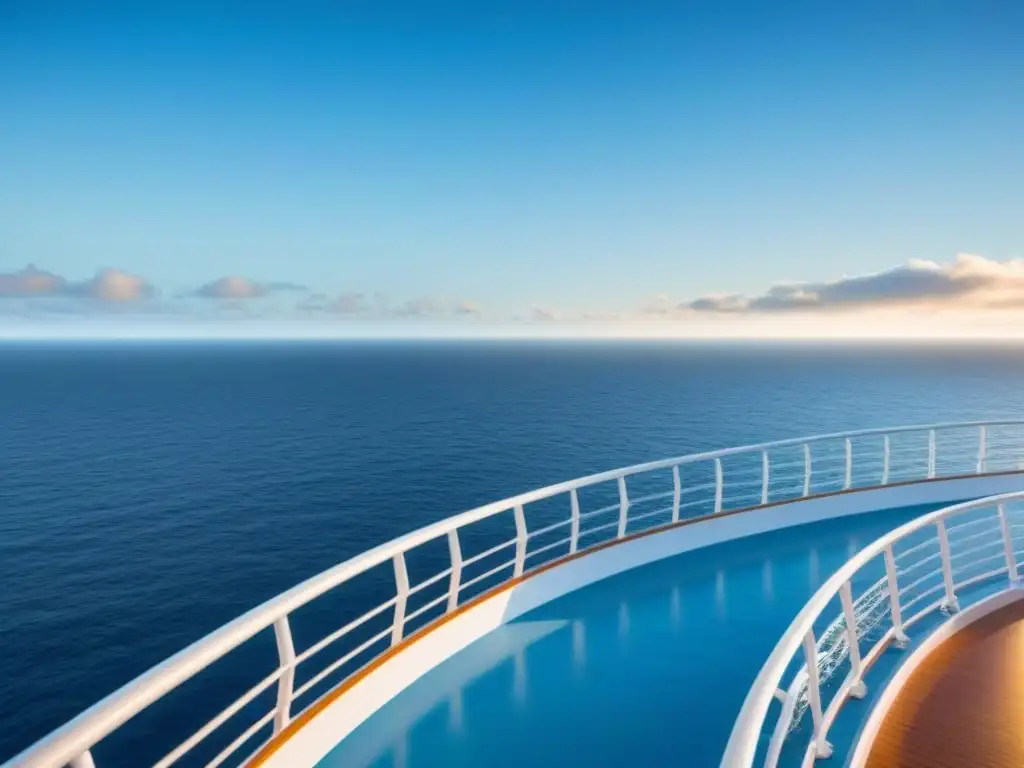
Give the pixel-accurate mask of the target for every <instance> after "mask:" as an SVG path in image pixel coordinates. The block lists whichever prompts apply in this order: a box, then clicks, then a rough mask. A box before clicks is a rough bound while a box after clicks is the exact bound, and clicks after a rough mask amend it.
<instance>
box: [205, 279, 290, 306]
mask: <svg viewBox="0 0 1024 768" xmlns="http://www.w3.org/2000/svg"><path fill="white" fill-rule="evenodd" d="M305 290H306V288H305V286H302V285H298V284H297V283H288V282H276V283H258V282H256V281H255V280H250V279H249V278H247V277H240V276H238V275H229V276H227V277H221V278H218V279H217V280H213V281H211V282H209V283H206V284H204V285H201V286H199V287H198V288H196V289H195V291H193V292H192V295H193V296H195V297H197V298H201V299H228V300H239V299H260V298H263V297H264V296H268V295H270V294H271V293H281V292H289V291H305Z"/></svg>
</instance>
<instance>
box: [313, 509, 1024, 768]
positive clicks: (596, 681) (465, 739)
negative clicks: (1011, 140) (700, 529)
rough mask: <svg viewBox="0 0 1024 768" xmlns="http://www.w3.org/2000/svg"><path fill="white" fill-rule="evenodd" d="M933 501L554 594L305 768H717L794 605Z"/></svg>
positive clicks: (727, 547)
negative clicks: (315, 766)
mask: <svg viewBox="0 0 1024 768" xmlns="http://www.w3.org/2000/svg"><path fill="white" fill-rule="evenodd" d="M937 506H939V505H931V506H928V507H920V506H918V507H911V508H903V509H896V510H885V511H880V512H875V513H871V514H869V515H861V516H857V517H851V518H846V519H840V520H833V521H828V522H824V523H816V524H813V525H807V526H801V527H799V528H792V529H789V530H784V531H777V532H772V533H768V534H764V535H762V536H758V537H756V538H750V539H745V540H740V541H735V542H729V543H726V544H721V545H718V546H715V547H711V548H708V549H704V550H699V551H696V552H690V553H686V554H683V555H680V556H677V557H674V558H671V559H669V560H664V561H661V562H658V563H653V564H651V565H648V566H645V567H643V568H639V569H636V570H634V571H630V572H627V573H624V574H620V575H618V576H616V577H613V578H610V579H607V580H605V581H602V582H599V583H597V584H594V585H592V586H590V587H587V588H586V589H583V590H580V591H578V592H575V593H572V594H570V595H567V596H565V597H563V598H561V599H559V600H557V601H554V602H552V603H550V604H548V605H545V606H542V607H541V608H538V609H537V610H535V611H533V612H531V613H529V614H527V615H526V616H523V617H521V618H520V619H518V620H516V621H514V622H512V623H510V624H508V625H506V626H504V627H502V628H500V629H499V630H497V631H495V632H492V633H491V634H489V635H487V636H486V637H484V638H482V639H481V640H479V641H477V642H476V643H474V644H472V645H471V646H469V647H468V648H466V649H465V650H464V651H462V652H461V653H459V654H457V655H456V656H454V657H453V658H451V659H449V660H448V661H447V662H446V663H444V664H442V665H440V666H439V667H437V668H436V669H434V670H432V671H431V672H429V673H428V674H426V675H425V676H423V677H422V678H420V680H418V681H417V682H416V683H415V684H413V685H412V686H410V687H409V688H408V689H406V690H405V691H404V692H403V693H402V694H401V695H400V696H398V697H396V698H395V699H393V700H392V701H391V702H389V703H388V704H387V705H386V706H385V707H384V708H382V709H381V710H380V711H378V712H377V713H376V714H375V715H374V716H372V717H371V718H370V719H368V720H367V721H366V722H365V723H363V724H362V726H360V727H359V728H358V729H357V730H356V731H355V732H353V733H352V734H351V735H350V736H349V737H348V738H347V739H345V740H344V741H343V742H342V743H341V744H339V745H338V746H337V747H336V748H335V749H334V750H333V751H332V752H331V753H330V754H329V755H327V756H326V757H325V758H324V759H323V760H322V761H321V762H320V764H319V766H320V768H340V767H341V766H345V768H363V767H364V766H372V767H373V768H426V767H427V766H438V765H444V766H451V767H452V768H461V767H463V766H465V767H467V768H468V767H469V766H480V765H487V766H510V767H511V766H515V768H522V766H524V765H530V766H539V767H540V768H544V767H545V766H564V765H593V766H603V765H609V766H611V765H615V766H622V765H644V766H649V765H678V764H679V759H680V756H683V755H685V757H686V761H685V762H686V764H687V765H690V766H694V768H701V767H702V766H717V765H718V762H719V761H720V759H721V755H722V750H723V749H724V746H725V743H726V741H727V739H728V736H729V732H730V729H731V728H732V724H733V721H734V719H735V717H736V714H737V713H738V712H739V709H740V706H741V705H742V702H743V698H744V696H745V695H746V693H747V690H748V688H749V686H750V683H751V681H752V680H753V679H754V677H755V676H756V674H757V672H758V670H759V669H760V667H761V665H762V664H763V663H764V660H765V659H766V658H767V656H768V654H769V653H770V651H771V649H772V648H773V647H774V645H775V643H776V642H777V641H778V639H779V637H780V635H781V634H782V633H783V632H784V631H785V629H786V627H787V626H788V624H789V622H790V621H791V620H792V618H793V617H794V616H795V615H796V613H797V612H798V611H799V609H800V608H801V607H802V606H803V604H804V603H805V602H806V601H807V599H808V598H809V597H810V596H811V595H812V594H813V593H814V591H815V590H816V589H817V588H818V586H820V584H821V583H822V582H823V581H824V580H825V579H826V578H828V576H829V575H830V574H831V573H832V572H833V571H834V570H835V569H836V568H838V567H839V566H840V565H841V564H842V563H843V562H844V561H846V560H847V559H848V558H849V557H850V556H851V555H852V554H853V553H855V552H856V551H857V550H858V549H860V548H861V547H863V546H865V545H866V544H867V543H868V542H870V541H872V540H873V539H875V538H877V537H878V536H880V535H881V534H883V533H884V532H886V531H888V530H890V529H891V528H893V527H895V526H897V525H900V524H902V523H904V522H906V521H908V520H910V519H912V518H914V517H917V516H918V515H921V514H923V513H924V512H926V511H930V510H931V509H935V508H937ZM752 514H756V513H752ZM1022 679H1024V678H1022Z"/></svg>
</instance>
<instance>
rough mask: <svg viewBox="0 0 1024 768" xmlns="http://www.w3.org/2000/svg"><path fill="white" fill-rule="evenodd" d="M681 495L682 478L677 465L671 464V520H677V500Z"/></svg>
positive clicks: (675, 521)
mask: <svg viewBox="0 0 1024 768" xmlns="http://www.w3.org/2000/svg"><path fill="white" fill-rule="evenodd" d="M682 495H683V479H682V478H681V477H680V476H679V465H678V464H674V465H673V466H672V522H673V523H677V522H679V500H680V498H681V497H682Z"/></svg>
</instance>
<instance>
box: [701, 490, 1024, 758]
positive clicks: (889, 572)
mask: <svg viewBox="0 0 1024 768" xmlns="http://www.w3.org/2000/svg"><path fill="white" fill-rule="evenodd" d="M1018 501H1024V492H1019V491H1017V492H1013V493H1005V494H1000V495H998V496H990V497H987V498H984V499H977V500H974V501H968V502H964V503H962V504H956V505H954V506H950V507H945V508H944V509H939V510H936V511H934V512H930V513H928V514H925V515H922V516H921V517H918V518H916V519H915V520H911V521H910V522H908V523H906V524H904V525H902V526H900V527H899V528H896V529H895V530H893V531H890V532H889V533H887V534H885V535H884V536H882V537H880V538H879V539H876V540H875V541H874V542H872V543H871V544H869V545H868V546H867V547H865V548H864V549H862V550H861V551H860V552H858V553H857V554H856V555H854V557H852V558H851V559H850V560H848V561H847V562H846V563H844V564H843V566H842V567H840V568H839V570H837V571H836V572H835V573H834V574H833V575H832V576H831V577H829V579H828V580H827V581H826V582H825V583H824V584H822V586H821V588H820V589H818V591H817V592H815V593H814V595H813V596H812V597H811V599H810V600H809V601H808V602H807V604H806V605H804V607H803V609H802V610H801V611H800V613H799V614H797V617H796V618H795V619H794V620H793V622H792V623H791V624H790V625H789V628H788V629H787V630H786V632H785V634H784V635H783V636H782V638H781V639H780V640H779V642H778V644H777V645H776V646H775V649H774V650H773V651H772V653H771V655H770V656H769V657H768V660H767V661H766V662H765V664H764V666H763V667H762V668H761V671H760V672H759V673H758V675H757V677H756V678H755V680H754V683H753V685H752V686H751V688H750V691H749V692H748V693H747V696H746V698H745V700H744V702H743V707H742V709H741V710H740V714H739V716H738V717H737V719H736V722H735V724H734V725H733V729H732V733H731V735H730V737H729V742H728V745H727V746H726V750H725V754H724V755H723V757H722V763H721V764H722V767H723V768H748V767H749V766H753V765H754V759H755V756H756V752H757V747H758V742H759V738H760V736H761V733H762V729H763V727H764V724H765V721H766V719H767V715H768V709H769V706H770V705H771V702H772V699H773V698H774V697H775V696H776V691H777V690H778V688H779V685H780V683H781V681H782V678H783V676H784V675H785V673H786V670H787V668H788V667H789V665H790V664H791V662H792V660H793V658H794V656H795V655H796V654H797V653H798V652H799V651H800V649H801V647H802V646H803V645H804V644H805V639H806V638H807V637H808V635H809V633H811V632H812V631H813V627H814V622H815V621H816V620H817V619H818V618H819V616H821V614H822V612H823V611H824V610H825V609H826V608H827V607H828V606H829V604H830V603H831V602H832V601H833V599H834V598H835V597H836V595H837V594H842V592H843V589H844V587H845V586H846V585H848V584H849V581H850V579H851V578H852V577H853V576H855V575H856V574H857V572H858V571H860V570H861V569H862V568H863V567H864V566H866V565H867V564H868V563H869V562H871V561H872V560H873V559H874V558H876V557H878V556H879V555H884V557H885V563H886V577H885V578H884V581H885V582H886V584H887V591H888V592H889V594H890V598H892V599H894V601H895V602H894V603H893V609H894V611H893V628H892V629H891V630H890V633H891V634H892V639H893V640H896V641H899V640H902V639H903V626H904V625H903V623H902V621H901V618H900V616H899V613H898V608H899V603H898V596H899V592H898V590H897V591H895V592H894V591H893V588H894V587H895V586H896V578H895V572H894V570H893V567H894V566H893V556H892V546H893V544H895V543H896V542H898V541H900V540H902V539H905V538H906V537H908V536H910V535H911V534H914V533H917V532H919V531H922V530H924V529H926V528H928V527H930V526H937V527H938V531H939V542H940V546H941V548H942V568H941V573H942V576H943V584H942V585H941V587H940V588H941V589H943V590H944V591H945V597H944V598H943V600H941V601H938V602H936V603H935V608H942V607H945V606H946V603H947V601H951V602H952V603H953V605H952V606H950V607H951V608H952V609H953V610H955V602H956V601H955V598H954V597H952V589H953V584H952V575H951V573H950V565H949V562H950V558H949V544H948V541H946V538H945V536H944V533H945V527H944V521H945V520H946V519H947V518H950V517H954V516H956V515H960V514H963V513H966V512H970V511H973V510H981V509H989V508H991V509H993V510H1003V509H1004V508H1005V505H1006V504H1009V503H1012V502H1018ZM999 515H1000V519H1001V520H1003V519H1005V517H1004V515H1005V512H1004V511H1000V512H999ZM944 542H945V544H944V545H943V543H944ZM996 543H997V544H998V545H999V546H1000V547H1002V546H1003V538H1002V532H1001V531H1000V538H999V539H998V540H997V542H996ZM1005 552H1006V555H1005V556H1006V558H1007V565H1006V566H1004V567H1003V568H1002V569H998V570H996V571H993V572H991V573H989V574H985V575H987V576H990V575H998V574H1000V573H1004V572H1007V571H1010V572H1011V576H1014V575H1016V574H1015V569H1016V561H1015V559H1014V553H1013V550H1012V547H1010V546H1009V545H1007V546H1006V550H1005ZM919 615H920V614H919ZM858 682H861V681H860V680H858ZM821 738H822V739H823V738H824V736H823V735H822V736H821ZM814 746H815V745H814V744H813V743H812V745H810V747H809V748H811V747H814ZM775 757H777V750H776V752H775ZM769 762H771V761H769ZM766 764H768V763H766Z"/></svg>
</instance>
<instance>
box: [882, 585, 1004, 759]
mask: <svg viewBox="0 0 1024 768" xmlns="http://www.w3.org/2000/svg"><path fill="white" fill-rule="evenodd" d="M1022 723H1024V603H1022V602H1016V603H1012V604H1010V605H1008V606H1006V607H1004V608H1002V609H1000V610H998V611H996V612H994V613H991V614H989V615H988V616H985V617H984V618H982V619H979V620H978V621H976V622H974V623H972V624H970V625H969V626H967V627H965V628H964V629H962V630H960V631H959V632H957V633H956V634H955V635H953V636H952V637H951V638H949V639H948V640H946V641H945V642H944V643H942V644H941V645H940V646H939V647H938V648H936V649H935V650H934V651H932V653H930V654H929V655H928V657H927V658H926V659H925V660H924V662H923V663H922V665H921V666H920V667H918V668H917V669H915V670H914V673H913V674H912V675H911V676H910V679H909V680H908V681H907V683H906V685H905V686H904V688H903V689H902V690H901V691H900V692H899V695H898V696H897V698H896V700H895V702H894V703H893V705H892V707H891V708H890V709H889V711H888V712H887V714H886V718H885V720H884V721H883V723H882V726H881V729H880V730H879V732H878V734H877V736H876V737H875V741H874V744H873V745H872V749H871V753H870V755H869V758H868V763H867V768H1011V767H1012V768H1016V767H1017V766H1020V765H1024V730H1022V728H1021V724H1022Z"/></svg>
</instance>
